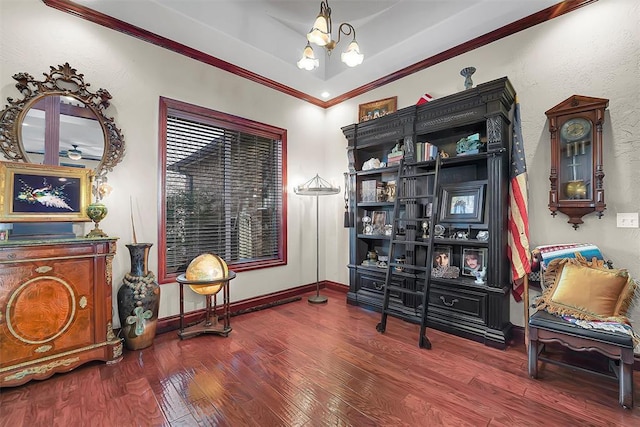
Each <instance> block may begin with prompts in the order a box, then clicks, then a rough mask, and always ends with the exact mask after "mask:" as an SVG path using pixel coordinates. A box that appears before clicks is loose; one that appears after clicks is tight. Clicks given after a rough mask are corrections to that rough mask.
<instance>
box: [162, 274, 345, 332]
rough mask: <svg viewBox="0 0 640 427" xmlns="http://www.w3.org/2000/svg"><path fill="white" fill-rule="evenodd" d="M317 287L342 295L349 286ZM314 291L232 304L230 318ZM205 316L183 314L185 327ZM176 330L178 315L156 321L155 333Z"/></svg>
mask: <svg viewBox="0 0 640 427" xmlns="http://www.w3.org/2000/svg"><path fill="white" fill-rule="evenodd" d="M319 286H320V289H324V288H327V289H331V290H334V291H338V292H343V293H344V294H346V293H347V292H348V290H349V286H347V285H343V284H342V283H337V282H332V281H329V280H323V281H321V282H320V283H319ZM315 290H316V284H315V283H312V284H308V285H302V286H298V287H295V288H291V289H287V290H284V291H278V292H273V293H271V294H266V295H261V296H258V297H255V298H249V299H246V300H242V301H236V302H232V303H231V304H229V310H230V311H231V316H238V315H240V314H245V313H249V312H252V311H257V310H264V309H266V308H271V307H275V306H277V305H281V304H286V303H289V302H294V301H299V300H300V299H301V298H302V295H304V294H306V293H309V292H313V291H315ZM205 315H206V312H205V309H204V308H202V309H199V310H195V311H190V312H189V313H185V315H184V322H185V325H192V324H195V323H198V322H201V321H203V320H204V319H205ZM178 329H180V315H179V314H176V315H174V316H168V317H163V318H162V319H158V326H157V330H156V333H158V334H163V333H165V332H171V331H177V330H178Z"/></svg>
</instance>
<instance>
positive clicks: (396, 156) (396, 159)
mask: <svg viewBox="0 0 640 427" xmlns="http://www.w3.org/2000/svg"><path fill="white" fill-rule="evenodd" d="M403 157H404V151H392V152H391V153H389V155H388V156H387V166H395V165H398V164H400V161H401V160H402V158H403Z"/></svg>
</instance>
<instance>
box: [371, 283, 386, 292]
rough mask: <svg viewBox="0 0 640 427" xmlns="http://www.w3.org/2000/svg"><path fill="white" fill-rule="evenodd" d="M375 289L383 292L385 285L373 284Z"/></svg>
mask: <svg viewBox="0 0 640 427" xmlns="http://www.w3.org/2000/svg"><path fill="white" fill-rule="evenodd" d="M373 287H374V288H376V289H377V290H379V291H381V290H382V288H383V287H384V283H378V282H373Z"/></svg>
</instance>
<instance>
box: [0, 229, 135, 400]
mask: <svg viewBox="0 0 640 427" xmlns="http://www.w3.org/2000/svg"><path fill="white" fill-rule="evenodd" d="M115 251H116V240H115V239H109V238H98V239H85V238H77V239H68V240H67V239H65V240H55V241H52V240H48V241H7V242H2V243H0V308H1V309H2V312H1V313H0V387H8V386H17V385H21V384H24V383H26V382H27V381H30V380H34V379H37V380H42V379H45V378H49V377H50V376H51V375H53V374H54V373H58V372H67V371H70V370H72V369H74V368H76V367H78V366H79V365H81V364H83V363H86V362H89V361H92V360H102V361H106V362H107V363H115V362H119V361H120V360H121V359H122V341H121V339H119V338H117V337H116V335H115V334H114V332H113V328H112V323H111V322H112V301H111V292H112V284H111V283H112V277H111V264H112V260H113V256H114V254H115Z"/></svg>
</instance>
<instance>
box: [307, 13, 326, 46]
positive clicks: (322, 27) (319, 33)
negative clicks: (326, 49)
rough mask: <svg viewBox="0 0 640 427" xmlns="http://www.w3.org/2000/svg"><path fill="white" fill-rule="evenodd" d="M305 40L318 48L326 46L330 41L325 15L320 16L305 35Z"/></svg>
mask: <svg viewBox="0 0 640 427" xmlns="http://www.w3.org/2000/svg"><path fill="white" fill-rule="evenodd" d="M307 40H309V42H311V43H313V44H316V45H318V46H326V45H327V44H329V42H330V41H331V34H330V33H329V23H328V19H327V17H326V16H325V15H323V14H320V15H318V17H317V18H316V22H314V23H313V27H312V28H311V31H309V33H308V34H307Z"/></svg>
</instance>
